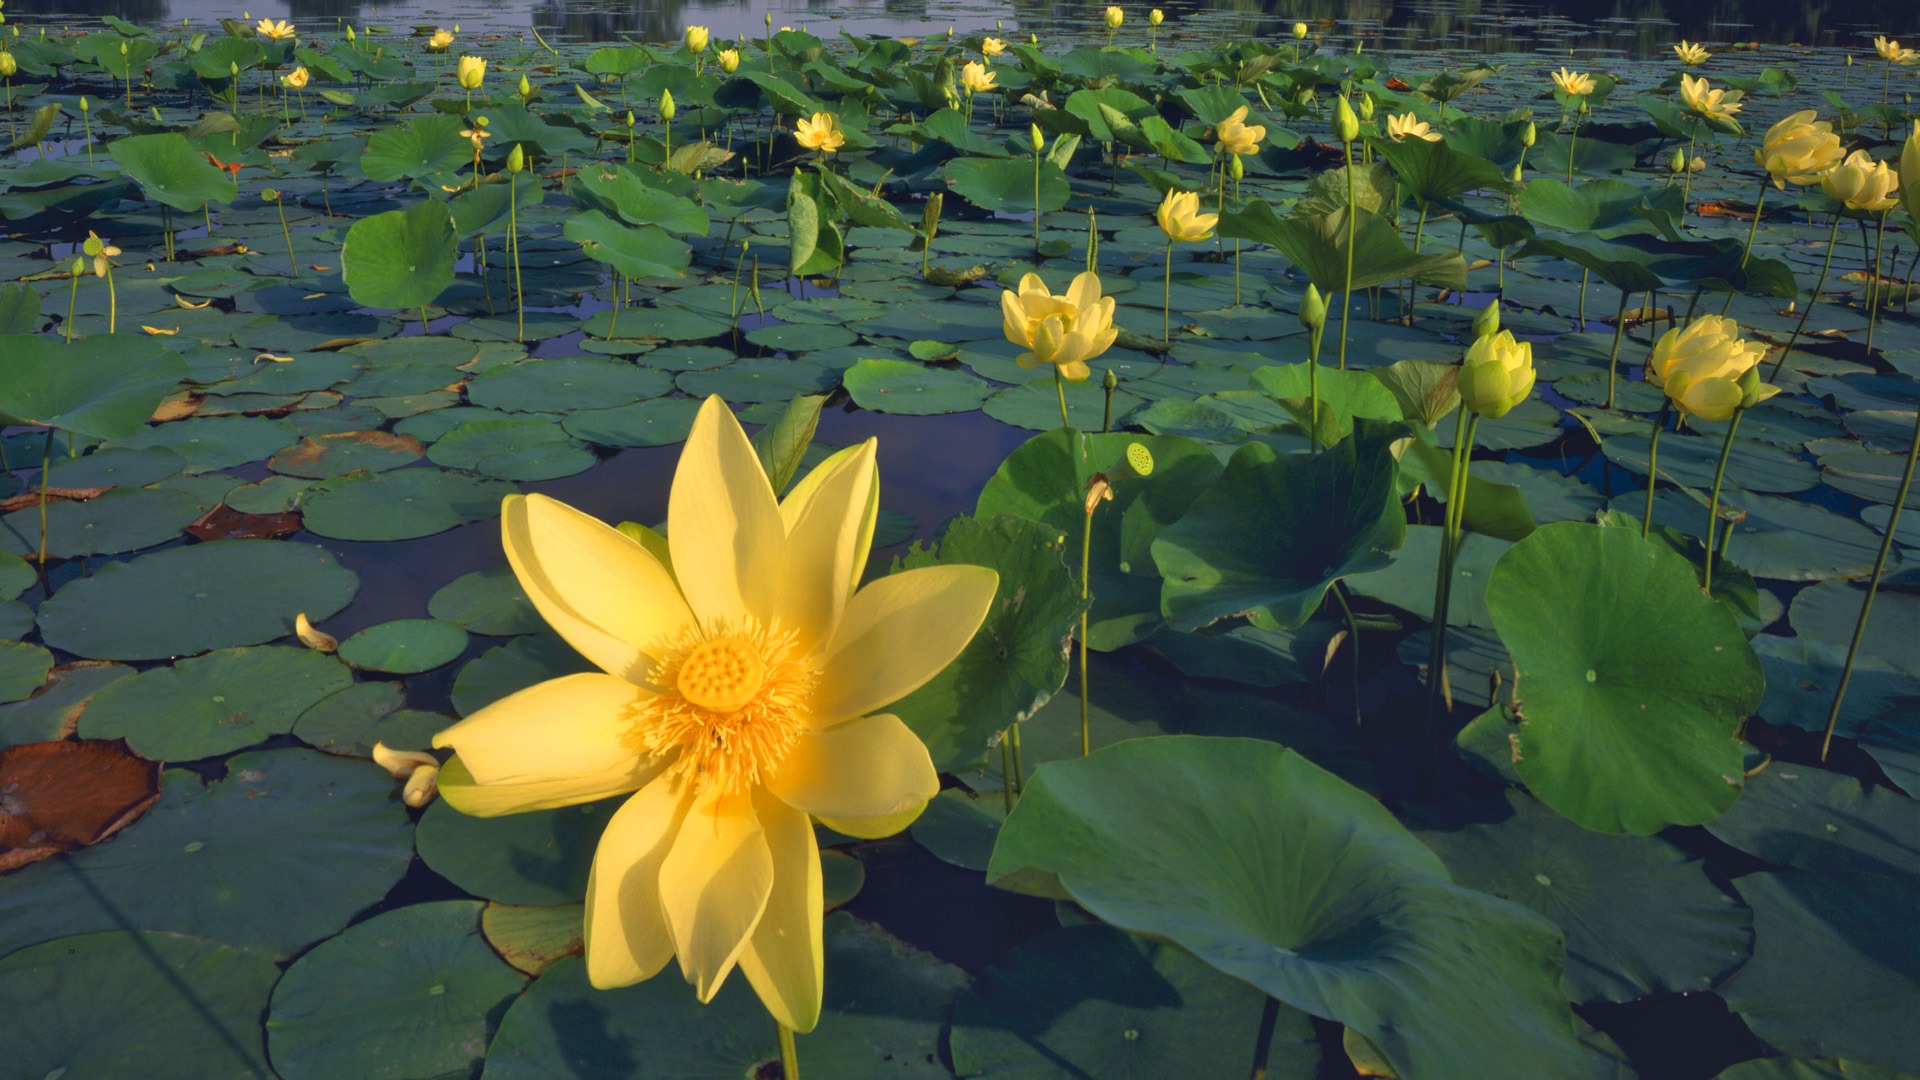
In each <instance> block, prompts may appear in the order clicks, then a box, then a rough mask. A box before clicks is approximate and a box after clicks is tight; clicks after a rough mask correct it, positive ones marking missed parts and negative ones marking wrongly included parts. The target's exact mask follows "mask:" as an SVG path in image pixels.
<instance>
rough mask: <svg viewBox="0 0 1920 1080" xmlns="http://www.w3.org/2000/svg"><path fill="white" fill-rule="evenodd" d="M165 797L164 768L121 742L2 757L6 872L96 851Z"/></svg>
mask: <svg viewBox="0 0 1920 1080" xmlns="http://www.w3.org/2000/svg"><path fill="white" fill-rule="evenodd" d="M159 797H160V766H159V765H158V764H157V763H156V762H152V761H148V760H147V759H146V758H143V757H140V756H139V755H137V754H135V753H134V752H133V751H131V750H128V749H127V744H126V743H125V742H123V741H121V740H119V739H113V740H107V739H78V740H66V741H62V742H43V743H26V744H25V745H22V746H12V747H8V748H7V749H5V750H0V871H7V870H15V869H18V868H20V867H22V866H25V865H27V864H28V863H32V862H38V861H39V860H41V859H45V858H50V857H52V856H54V855H58V854H59V853H61V852H63V851H73V850H76V849H78V848H83V847H86V846H87V845H89V844H97V843H99V842H100V841H102V840H105V839H106V838H107V837H109V836H112V835H113V834H114V833H116V832H119V831H120V830H121V829H123V828H125V827H126V826H127V825H128V824H130V823H132V822H133V820H134V819H136V818H138V817H139V816H140V815H141V814H143V813H145V812H146V811H147V808H148V807H150V806H152V805H153V804H154V801H155V800H156V799H158V798H159Z"/></svg>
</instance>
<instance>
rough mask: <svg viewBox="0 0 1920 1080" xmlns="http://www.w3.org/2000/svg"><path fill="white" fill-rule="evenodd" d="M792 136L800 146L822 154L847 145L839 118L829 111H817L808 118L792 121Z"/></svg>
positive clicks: (835, 150)
mask: <svg viewBox="0 0 1920 1080" xmlns="http://www.w3.org/2000/svg"><path fill="white" fill-rule="evenodd" d="M793 137H794V138H795V139H797V140H799V142H800V145H801V146H804V147H806V148H807V149H809V150H818V151H820V152H821V153H823V154H831V153H835V152H837V151H838V150H839V149H840V148H841V147H842V146H845V145H847V137H846V135H844V134H842V133H841V131H840V121H839V118H838V117H836V116H834V115H833V114H832V113H830V112H817V113H814V114H813V116H812V117H811V118H809V119H805V120H796V121H794V125H793Z"/></svg>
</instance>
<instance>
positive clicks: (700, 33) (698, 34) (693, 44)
mask: <svg viewBox="0 0 1920 1080" xmlns="http://www.w3.org/2000/svg"><path fill="white" fill-rule="evenodd" d="M712 38H713V35H712V33H711V32H710V31H708V30H707V28H706V27H704V26H689V27H687V51H688V52H690V53H694V54H696V55H698V54H699V53H703V52H706V51H707V42H709V41H711V40H712Z"/></svg>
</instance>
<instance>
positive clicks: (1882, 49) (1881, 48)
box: [1873, 37, 1920, 64]
mask: <svg viewBox="0 0 1920 1080" xmlns="http://www.w3.org/2000/svg"><path fill="white" fill-rule="evenodd" d="M1873 51H1874V52H1877V53H1879V54H1880V59H1882V60H1885V61H1886V62H1887V63H1889V64H1915V63H1920V52H1915V51H1914V50H1912V49H1903V48H1901V47H1900V43H1899V42H1898V41H1889V40H1887V39H1886V38H1883V37H1877V38H1874V39H1873Z"/></svg>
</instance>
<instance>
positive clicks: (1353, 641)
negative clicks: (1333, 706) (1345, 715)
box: [1328, 581, 1361, 725]
mask: <svg viewBox="0 0 1920 1080" xmlns="http://www.w3.org/2000/svg"><path fill="white" fill-rule="evenodd" d="M1328 591H1329V592H1331V593H1332V594H1333V600H1334V603H1336V604H1339V605H1340V614H1341V616H1342V617H1343V618H1345V619H1346V622H1347V653H1348V656H1349V657H1350V658H1351V659H1352V661H1353V663H1352V671H1353V722H1354V724H1355V725H1358V724H1359V723H1360V720H1361V717H1360V620H1358V619H1356V618H1354V617H1353V606H1352V605H1351V604H1349V603H1347V594H1346V593H1345V592H1344V591H1343V590H1342V589H1341V588H1340V583H1339V582H1338V581H1336V582H1334V583H1333V588H1331V589H1329V590H1328Z"/></svg>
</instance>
